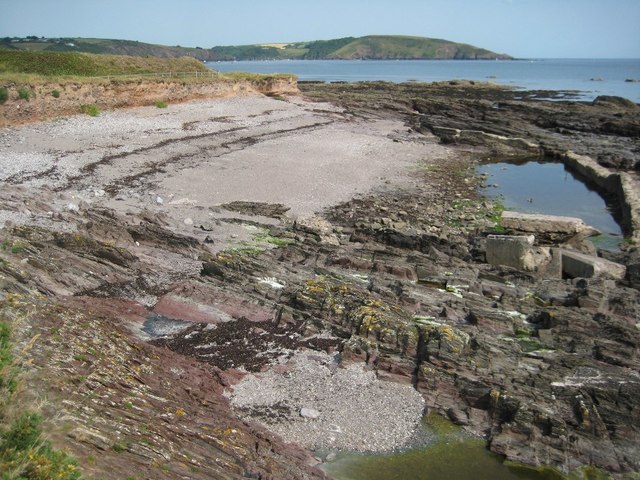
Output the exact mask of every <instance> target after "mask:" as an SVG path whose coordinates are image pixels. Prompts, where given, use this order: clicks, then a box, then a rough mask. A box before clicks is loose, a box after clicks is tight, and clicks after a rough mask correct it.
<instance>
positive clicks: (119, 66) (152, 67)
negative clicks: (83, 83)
mask: <svg viewBox="0 0 640 480" xmlns="http://www.w3.org/2000/svg"><path fill="white" fill-rule="evenodd" d="M158 72H202V73H209V72H211V69H209V68H207V67H206V66H205V65H203V64H202V62H199V61H198V60H196V59H194V58H190V57H182V58H157V57H131V56H127V55H93V54H89V53H75V52H69V53H66V52H31V51H17V50H14V51H10V50H0V76H3V77H4V76H6V75H15V74H30V75H39V76H47V77H49V76H75V77H88V76H92V77H95V76H107V75H132V74H150V73H158Z"/></svg>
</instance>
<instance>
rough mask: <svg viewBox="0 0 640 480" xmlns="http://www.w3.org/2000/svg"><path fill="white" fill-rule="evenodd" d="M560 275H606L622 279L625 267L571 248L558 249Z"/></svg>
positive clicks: (584, 276)
mask: <svg viewBox="0 0 640 480" xmlns="http://www.w3.org/2000/svg"><path fill="white" fill-rule="evenodd" d="M560 255H561V263H562V275H563V276H566V277H570V278H593V277H608V278H613V279H615V280H622V279H623V278H624V277H625V274H626V272H627V269H626V267H625V266H624V265H620V264H619V263H615V262H611V261H609V260H605V259H604V258H600V257H592V256H590V255H585V254H584V253H579V252H573V251H571V250H562V249H561V250H560Z"/></svg>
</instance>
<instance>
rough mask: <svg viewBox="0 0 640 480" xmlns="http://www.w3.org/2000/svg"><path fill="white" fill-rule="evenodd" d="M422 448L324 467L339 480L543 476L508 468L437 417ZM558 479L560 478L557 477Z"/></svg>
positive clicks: (348, 457)
mask: <svg viewBox="0 0 640 480" xmlns="http://www.w3.org/2000/svg"><path fill="white" fill-rule="evenodd" d="M424 428H425V432H424V433H425V435H424V437H423V441H424V442H425V443H424V444H423V445H421V446H419V447H416V448H413V449H411V450H408V451H405V452H400V453H394V454H389V455H364V454H348V453H341V454H338V456H337V457H336V458H335V460H332V461H331V462H328V463H325V464H323V466H322V468H323V470H325V471H326V472H327V473H328V474H329V475H331V476H332V477H333V478H335V479H337V480H407V479H412V480H442V479H446V480H469V479H473V480H522V479H529V480H540V479H548V478H552V477H550V476H549V475H550V474H551V475H553V472H549V471H548V472H545V474H541V473H538V472H535V471H530V470H524V471H521V470H516V469H513V468H510V467H508V466H507V465H505V464H504V463H503V461H502V458H501V457H499V456H498V455H495V454H493V453H491V452H490V451H489V450H487V448H486V446H485V445H486V442H485V441H484V440H482V439H478V438H474V437H471V436H469V435H468V434H465V433H464V432H463V431H462V430H461V429H460V428H458V427H456V426H454V425H452V424H450V423H449V422H448V421H447V420H445V419H443V418H442V417H439V416H437V415H435V416H434V415H431V416H429V417H428V418H427V419H425V425H424ZM556 478H557V477H556Z"/></svg>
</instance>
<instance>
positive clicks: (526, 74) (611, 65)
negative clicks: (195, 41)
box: [207, 59, 640, 103]
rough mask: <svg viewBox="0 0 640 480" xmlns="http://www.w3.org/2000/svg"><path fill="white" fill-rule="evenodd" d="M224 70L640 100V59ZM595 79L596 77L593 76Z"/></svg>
mask: <svg viewBox="0 0 640 480" xmlns="http://www.w3.org/2000/svg"><path fill="white" fill-rule="evenodd" d="M207 65H208V66H209V67H211V68H214V69H216V70H219V71H221V72H233V71H243V72H252V73H294V74H296V75H298V78H299V79H300V80H319V81H324V82H360V81H372V80H384V81H389V82H408V81H414V80H415V81H420V82H434V81H442V80H454V79H466V80H479V81H491V82H496V83H500V84H505V85H511V86H517V87H521V88H524V89H527V90H538V89H542V90H577V91H580V92H582V95H581V97H580V98H581V99H584V100H592V99H594V98H595V97H597V96H598V95H617V96H620V97H625V98H628V99H630V100H633V101H634V102H637V103H640V83H632V82H626V81H625V80H627V79H632V80H638V81H640V59H630V60H627V59H605V60H598V59H544V60H512V61H505V60H501V61H495V60H277V61H241V62H210V63H208V64H207ZM592 79H593V80H592Z"/></svg>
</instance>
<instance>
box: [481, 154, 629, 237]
mask: <svg viewBox="0 0 640 480" xmlns="http://www.w3.org/2000/svg"><path fill="white" fill-rule="evenodd" d="M477 170H478V173H479V174H481V175H484V176H486V187H483V188H482V189H481V192H482V193H483V194H484V195H486V196H488V197H491V198H494V199H499V200H500V201H501V202H502V204H503V205H504V206H505V208H506V209H507V210H515V211H518V212H526V213H544V214H547V215H565V216H570V217H578V218H581V219H582V220H583V221H584V222H585V223H586V224H588V225H591V226H592V227H595V228H597V229H598V230H600V231H601V232H602V235H599V236H598V237H592V240H593V241H594V243H595V244H596V245H597V246H598V247H600V248H605V249H609V250H617V249H618V243H619V242H620V241H622V238H623V236H622V229H621V228H620V225H618V223H617V222H616V220H615V219H614V215H613V212H614V211H615V209H616V205H615V204H614V202H613V201H610V200H607V199H604V198H603V197H602V196H600V194H598V192H596V191H595V190H593V189H590V188H589V187H588V186H587V185H586V184H585V183H584V182H583V181H582V180H580V179H579V178H577V177H576V176H575V175H574V174H573V173H571V172H570V171H569V170H567V169H566V168H565V166H564V164H562V163H557V162H547V161H529V162H524V163H517V164H515V163H503V162H501V163H488V164H485V165H481V166H479V167H478V169H477Z"/></svg>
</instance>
